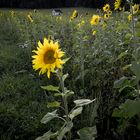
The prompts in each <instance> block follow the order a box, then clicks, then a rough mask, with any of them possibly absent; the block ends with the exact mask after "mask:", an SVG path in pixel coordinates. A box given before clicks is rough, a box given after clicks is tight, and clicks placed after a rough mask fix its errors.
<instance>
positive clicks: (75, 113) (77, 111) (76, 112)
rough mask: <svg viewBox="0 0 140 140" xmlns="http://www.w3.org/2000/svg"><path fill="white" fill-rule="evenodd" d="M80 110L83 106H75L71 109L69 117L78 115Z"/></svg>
mask: <svg viewBox="0 0 140 140" xmlns="http://www.w3.org/2000/svg"><path fill="white" fill-rule="evenodd" d="M82 110H83V107H81V106H80V107H78V108H76V109H74V110H73V111H72V113H71V114H70V115H69V117H70V118H71V119H73V118H75V117H76V116H78V115H79V114H81V113H82Z"/></svg>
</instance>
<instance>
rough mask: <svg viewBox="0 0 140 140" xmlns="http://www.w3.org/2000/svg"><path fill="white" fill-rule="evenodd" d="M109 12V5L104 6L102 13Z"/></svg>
mask: <svg viewBox="0 0 140 140" xmlns="http://www.w3.org/2000/svg"><path fill="white" fill-rule="evenodd" d="M109 10H110V5H109V4H106V5H105V6H104V7H103V11H104V12H107V11H109Z"/></svg>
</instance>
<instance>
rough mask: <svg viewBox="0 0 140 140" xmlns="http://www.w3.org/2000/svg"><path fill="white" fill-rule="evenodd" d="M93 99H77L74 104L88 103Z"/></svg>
mask: <svg viewBox="0 0 140 140" xmlns="http://www.w3.org/2000/svg"><path fill="white" fill-rule="evenodd" d="M93 101H95V99H94V100H90V99H79V100H75V101H74V103H75V104H76V106H84V105H88V104H90V103H92V102H93Z"/></svg>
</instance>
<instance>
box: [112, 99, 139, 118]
mask: <svg viewBox="0 0 140 140" xmlns="http://www.w3.org/2000/svg"><path fill="white" fill-rule="evenodd" d="M139 113H140V99H139V100H129V99H128V100H126V101H125V103H123V104H121V105H120V106H119V108H116V109H115V110H114V111H113V114H112V116H113V117H120V118H125V119H127V118H132V117H133V116H134V115H136V114H139Z"/></svg>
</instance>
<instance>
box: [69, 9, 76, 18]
mask: <svg viewBox="0 0 140 140" xmlns="http://www.w3.org/2000/svg"><path fill="white" fill-rule="evenodd" d="M77 17H78V12H77V10H74V11H73V13H72V16H71V17H70V19H71V20H73V19H75V18H77Z"/></svg>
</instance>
